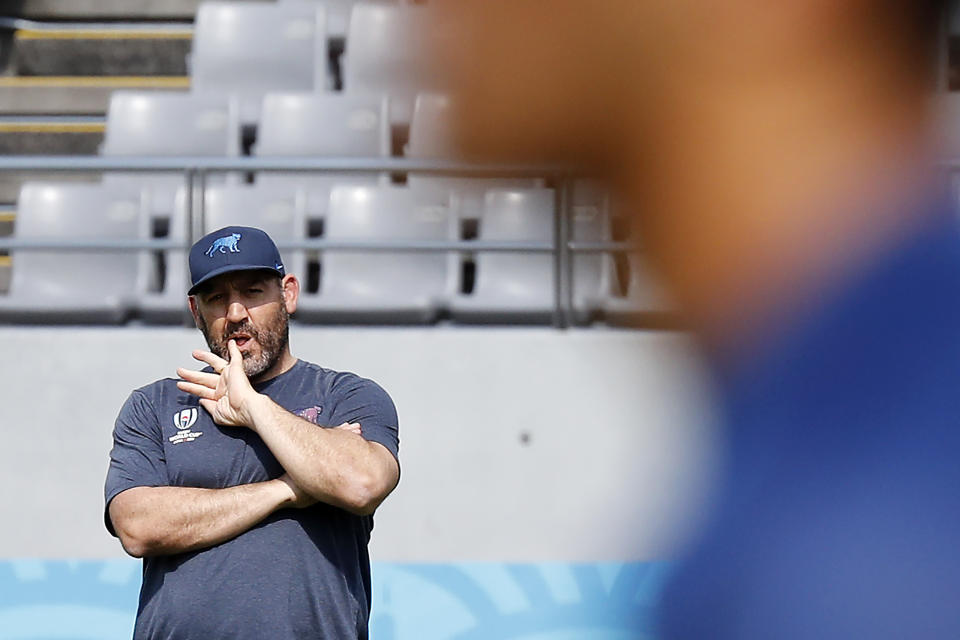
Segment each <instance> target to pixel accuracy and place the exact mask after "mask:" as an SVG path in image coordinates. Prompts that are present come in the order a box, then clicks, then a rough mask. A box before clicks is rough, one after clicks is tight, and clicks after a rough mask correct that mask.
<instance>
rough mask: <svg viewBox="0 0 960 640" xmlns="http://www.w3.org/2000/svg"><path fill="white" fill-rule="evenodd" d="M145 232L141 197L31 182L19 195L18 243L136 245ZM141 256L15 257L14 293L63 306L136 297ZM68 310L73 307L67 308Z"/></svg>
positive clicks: (74, 253) (46, 253)
mask: <svg viewBox="0 0 960 640" xmlns="http://www.w3.org/2000/svg"><path fill="white" fill-rule="evenodd" d="M145 229H146V224H145V215H144V206H143V203H142V201H141V197H140V196H139V195H132V194H129V193H124V192H117V191H116V190H113V189H110V188H109V187H106V186H103V185H99V184H56V183H41V182H28V183H26V184H24V185H23V187H22V188H21V190H20V197H19V199H18V201H17V218H16V222H15V224H14V237H16V238H17V239H21V240H66V239H78V240H80V239H87V240H137V239H140V238H143V237H144V233H145ZM140 253H141V252H138V251H131V250H126V251H104V250H96V251H81V250H70V249H62V250H61V249H57V250H38V251H27V250H24V251H15V252H13V259H12V265H13V273H12V276H11V282H10V293H11V294H15V295H17V296H20V297H24V298H43V299H51V298H57V297H62V298H64V300H69V299H70V298H78V297H83V296H84V295H89V296H91V297H99V298H115V299H118V300H119V299H123V298H125V297H130V296H132V295H133V294H134V292H135V290H136V289H137V286H138V277H139V274H140V269H139V268H138V267H139V261H140V255H139V254H140ZM65 304H69V302H67V303H65Z"/></svg>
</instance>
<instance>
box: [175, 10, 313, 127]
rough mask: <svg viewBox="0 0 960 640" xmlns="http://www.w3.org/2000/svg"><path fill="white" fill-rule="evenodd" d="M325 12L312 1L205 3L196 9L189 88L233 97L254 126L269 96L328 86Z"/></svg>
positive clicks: (242, 117) (242, 115)
mask: <svg viewBox="0 0 960 640" xmlns="http://www.w3.org/2000/svg"><path fill="white" fill-rule="evenodd" d="M325 15H326V14H325V11H324V9H323V7H322V6H320V5H318V4H317V3H315V2H284V3H282V4H271V3H259V2H204V3H202V4H201V5H200V8H199V9H198V10H197V19H196V22H195V23H194V36H193V51H192V54H191V87H192V90H193V91H195V92H197V93H222V94H233V95H236V96H238V97H239V100H240V120H241V123H242V124H244V125H248V124H255V123H256V122H257V121H258V119H259V111H260V105H261V101H262V100H263V95H264V94H265V93H267V92H269V91H321V90H323V89H324V88H326V87H327V75H326V65H327V38H326V20H325Z"/></svg>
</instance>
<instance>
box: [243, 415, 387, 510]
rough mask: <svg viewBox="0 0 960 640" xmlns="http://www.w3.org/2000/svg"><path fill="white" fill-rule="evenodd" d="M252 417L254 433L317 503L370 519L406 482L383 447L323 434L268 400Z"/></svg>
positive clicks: (347, 435) (335, 432) (338, 433)
mask: <svg viewBox="0 0 960 640" xmlns="http://www.w3.org/2000/svg"><path fill="white" fill-rule="evenodd" d="M250 414H251V418H252V420H251V421H252V423H253V424H252V425H251V428H253V429H254V430H255V431H256V432H257V434H259V436H260V438H261V439H262V440H263V441H264V443H265V444H266V445H267V447H268V448H269V449H270V452H271V453H273V455H274V456H275V457H276V458H277V460H278V461H279V462H280V464H281V465H283V468H284V469H285V470H286V472H287V474H288V475H289V476H290V477H291V478H292V479H293V481H294V482H295V483H296V485H297V486H298V487H301V488H302V489H303V490H304V491H305V492H306V493H308V494H309V495H310V496H312V497H313V498H315V499H316V500H319V501H321V502H325V503H327V504H331V505H334V506H336V507H340V508H342V509H345V510H347V511H349V512H351V513H354V514H356V515H369V514H371V513H373V512H374V511H375V510H376V508H377V507H378V506H379V505H380V503H381V502H383V501H384V499H385V498H386V497H387V496H388V495H390V492H391V491H393V489H394V488H395V487H396V486H397V483H398V482H399V480H400V465H399V464H398V463H397V460H396V458H394V457H393V454H392V453H390V451H389V450H388V449H387V448H386V447H385V446H384V445H382V444H380V443H379V442H372V441H368V440H366V439H364V438H363V437H362V436H359V435H357V434H356V433H351V432H350V431H346V430H343V429H323V428H317V426H316V425H315V424H313V423H312V422H310V421H308V420H304V419H303V418H300V417H298V416H296V415H294V414H292V413H290V412H289V411H287V410H286V409H284V408H283V407H281V406H279V405H278V404H276V403H275V402H274V401H273V400H271V399H270V398H269V397H267V396H260V397H259V398H258V401H255V402H253V403H251V407H250ZM360 426H361V428H362V427H363V424H362V422H361V425H360Z"/></svg>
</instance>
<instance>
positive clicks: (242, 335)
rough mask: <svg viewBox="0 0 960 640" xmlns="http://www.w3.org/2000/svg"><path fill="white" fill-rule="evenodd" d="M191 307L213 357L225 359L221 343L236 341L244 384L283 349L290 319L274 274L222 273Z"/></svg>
mask: <svg viewBox="0 0 960 640" xmlns="http://www.w3.org/2000/svg"><path fill="white" fill-rule="evenodd" d="M191 307H192V308H193V309H194V317H195V318H196V321H197V326H198V327H199V329H200V331H201V332H202V333H203V337H204V338H205V339H206V341H207V345H209V347H210V350H211V351H212V352H213V353H215V354H217V355H218V356H220V357H221V358H224V359H226V360H229V358H230V355H229V352H228V350H227V342H228V341H229V340H231V339H233V340H235V341H236V343H237V347H239V349H240V353H241V354H243V369H244V371H245V372H246V374H247V377H248V378H250V379H256V378H257V377H258V376H260V375H262V374H264V373H265V372H267V371H269V370H270V369H271V367H273V366H274V365H275V364H276V363H277V362H278V361H279V359H280V357H281V356H282V355H283V353H284V350H285V349H286V347H287V342H288V340H289V322H288V320H289V317H290V315H289V313H288V310H287V306H286V304H285V301H284V296H283V288H282V285H281V280H280V278H278V277H277V276H276V275H274V274H271V273H268V272H260V271H239V272H235V273H227V274H224V275H222V276H220V277H218V278H214V279H213V280H211V281H210V282H209V283H207V284H206V285H205V286H204V287H203V289H201V290H200V291H199V292H197V294H196V295H195V296H194V303H193V304H192V305H191Z"/></svg>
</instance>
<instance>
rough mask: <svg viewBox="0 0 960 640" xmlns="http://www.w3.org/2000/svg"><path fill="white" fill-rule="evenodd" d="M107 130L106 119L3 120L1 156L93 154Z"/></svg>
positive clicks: (1, 126)
mask: <svg viewBox="0 0 960 640" xmlns="http://www.w3.org/2000/svg"><path fill="white" fill-rule="evenodd" d="M105 129H106V123H105V122H104V121H103V118H89V119H88V118H84V119H81V120H75V121H73V120H66V121H65V120H63V119H57V120H51V119H44V118H20V119H17V120H15V121H5V120H3V119H0V155H93V154H96V153H97V152H98V151H99V148H100V143H101V142H102V141H103V134H104V130H105Z"/></svg>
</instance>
